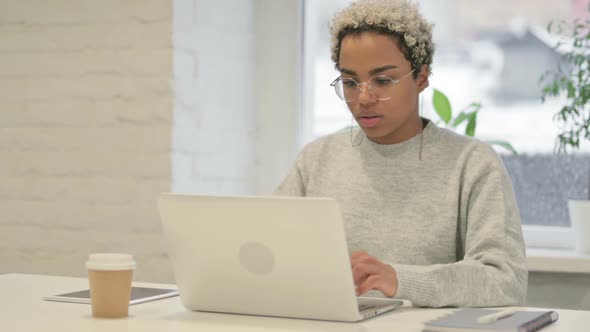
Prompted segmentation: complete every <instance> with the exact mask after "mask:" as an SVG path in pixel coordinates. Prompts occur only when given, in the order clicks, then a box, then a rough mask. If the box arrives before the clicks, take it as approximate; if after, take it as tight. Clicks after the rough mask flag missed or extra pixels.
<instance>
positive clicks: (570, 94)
mask: <svg viewBox="0 0 590 332" xmlns="http://www.w3.org/2000/svg"><path fill="white" fill-rule="evenodd" d="M575 96H576V88H575V87H574V84H573V83H572V82H571V81H570V82H567V97H568V98H569V99H572V98H574V97H575Z"/></svg>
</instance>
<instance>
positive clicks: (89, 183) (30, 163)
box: [0, 0, 173, 281]
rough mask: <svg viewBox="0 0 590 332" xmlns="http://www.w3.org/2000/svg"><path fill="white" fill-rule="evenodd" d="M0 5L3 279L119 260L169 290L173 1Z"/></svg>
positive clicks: (79, 271)
mask: <svg viewBox="0 0 590 332" xmlns="http://www.w3.org/2000/svg"><path fill="white" fill-rule="evenodd" d="M0 2H1V4H0V8H1V10H0V40H1V42H0V211H1V214H0V273H3V272H31V273H47V274H59V275H78V276H82V275H84V274H85V271H84V268H83V263H84V260H85V257H86V255H87V254H88V253H91V252H96V251H124V252H130V253H132V254H134V255H135V256H136V257H137V260H138V266H139V268H138V270H137V274H136V279H137V280H153V281H170V280H171V272H170V267H169V262H168V260H167V258H166V255H165V254H164V243H163V239H162V236H161V233H160V224H159V219H158V216H157V211H156V206H155V199H156V195H157V194H158V193H159V192H161V191H166V190H169V188H170V181H171V179H170V178H171V173H172V170H171V165H170V152H171V137H172V122H173V120H172V118H173V99H172V90H171V88H170V86H171V83H170V81H171V79H172V68H173V67H172V60H173V57H172V5H173V4H172V2H171V1H161V0H134V1H118V0H106V1H105V0H103V1H90V0H88V1H80V0H52V1H36V0H26V1H6V0H4V1H0Z"/></svg>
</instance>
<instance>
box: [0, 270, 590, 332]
mask: <svg viewBox="0 0 590 332" xmlns="http://www.w3.org/2000/svg"><path fill="white" fill-rule="evenodd" d="M134 285H136V286H150V287H162V288H164V287H171V285H163V284H149V283H134ZM87 287H88V282H87V280H86V279H84V278H69V277H54V276H41V275H28V274H3V275H0V294H2V296H3V299H2V301H0V320H1V321H2V330H5V331H112V332H117V331H148V332H149V331H168V332H174V331H191V332H193V331H260V330H264V331H343V332H347V331H354V332H357V331H362V332H365V331H388V332H391V331H404V332H412V331H422V327H423V325H422V323H423V322H424V321H427V320H430V319H434V318H436V317H438V316H440V315H442V314H444V313H447V312H449V311H450V310H451V309H422V308H401V309H398V310H396V311H393V312H390V313H387V314H384V315H381V316H378V317H376V318H373V319H370V320H368V321H364V322H360V323H336V322H322V321H310V320H302V319H287V318H271V317H257V316H245V315H230V314H214V313H203V312H193V311H188V310H186V309H185V308H184V307H183V306H182V304H181V303H180V300H179V298H178V297H173V298H168V299H163V300H158V301H154V302H148V303H142V304H138V305H133V306H131V307H130V308H129V314H130V316H129V317H128V318H124V319H95V318H92V317H91V315H90V305H88V304H75V303H62V302H49V301H43V300H42V297H43V296H46V295H54V294H60V293H66V292H71V291H76V290H82V289H86V288H87ZM558 312H559V315H560V318H559V321H557V322H556V323H554V324H553V325H551V326H548V327H547V328H545V329H543V332H555V331H568V332H569V331H583V330H585V329H586V328H587V327H588V326H589V325H590V311H576V310H558Z"/></svg>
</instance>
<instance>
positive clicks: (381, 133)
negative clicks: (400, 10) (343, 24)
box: [339, 32, 428, 144]
mask: <svg viewBox="0 0 590 332" xmlns="http://www.w3.org/2000/svg"><path fill="white" fill-rule="evenodd" d="M339 62H340V64H339V69H340V73H341V75H342V79H343V80H346V79H350V78H352V79H354V80H355V81H356V82H358V83H362V82H368V81H369V79H370V78H371V77H375V76H387V77H389V78H392V79H394V80H399V79H402V78H403V77H404V76H406V75H407V74H408V73H410V72H411V71H412V65H411V63H410V61H408V60H407V59H406V58H405V56H404V54H403V53H402V51H401V50H400V49H399V47H398V46H397V43H396V42H395V41H394V39H393V38H392V37H391V36H386V35H382V34H378V33H374V32H364V33H361V34H353V35H348V36H346V37H344V39H343V40H342V43H341V45H340V58H339ZM416 70H420V72H419V73H418V77H417V78H416V79H414V76H413V75H412V74H409V75H407V76H406V77H405V78H403V79H402V80H401V81H399V82H398V83H396V84H395V85H393V87H392V88H391V98H389V99H387V100H380V99H378V98H377V97H376V96H375V95H374V94H372V93H371V92H369V91H368V89H367V85H366V84H362V88H361V92H360V94H359V95H358V98H356V100H353V101H349V102H347V105H348V108H349V109H350V111H351V112H352V115H353V116H354V118H355V119H356V121H357V123H358V124H359V126H360V127H361V128H362V129H363V131H364V132H365V134H366V135H367V137H368V138H369V139H370V140H371V141H373V142H375V143H379V144H396V143H400V142H403V141H405V140H408V139H410V138H412V137H414V136H415V135H417V134H418V133H419V132H420V130H421V128H422V121H421V120H420V116H419V113H418V94H419V93H420V92H422V91H423V90H424V89H425V88H426V87H427V86H428V68H427V66H426V65H425V66H423V68H420V69H416Z"/></svg>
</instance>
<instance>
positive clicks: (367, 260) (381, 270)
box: [350, 251, 398, 297]
mask: <svg viewBox="0 0 590 332" xmlns="http://www.w3.org/2000/svg"><path fill="white" fill-rule="evenodd" d="M350 264H351V267H352V277H353V279H354V284H355V286H356V295H357V296H360V295H363V294H364V293H366V292H367V291H369V290H371V289H375V290H379V291H381V293H383V294H384V295H385V296H387V297H393V296H395V294H396V293H397V286H398V283H397V273H395V270H394V269H393V267H391V265H388V264H385V263H383V262H381V261H380V260H378V259H377V258H375V257H373V256H371V255H369V254H367V253H366V252H364V251H357V252H354V253H352V255H351V256H350Z"/></svg>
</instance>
